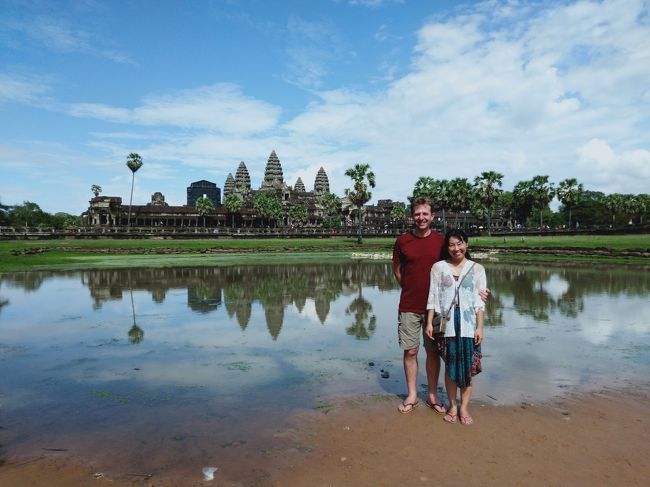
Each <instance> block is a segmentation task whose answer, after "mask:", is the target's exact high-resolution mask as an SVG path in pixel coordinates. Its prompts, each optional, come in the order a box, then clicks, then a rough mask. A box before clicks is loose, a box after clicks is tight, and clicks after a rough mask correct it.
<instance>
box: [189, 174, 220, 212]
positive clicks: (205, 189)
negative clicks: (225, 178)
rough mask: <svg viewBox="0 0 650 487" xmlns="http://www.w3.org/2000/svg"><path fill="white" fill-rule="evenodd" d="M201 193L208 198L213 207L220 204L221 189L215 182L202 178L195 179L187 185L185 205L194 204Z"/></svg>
mask: <svg viewBox="0 0 650 487" xmlns="http://www.w3.org/2000/svg"><path fill="white" fill-rule="evenodd" d="M203 195H205V196H207V197H208V198H210V201H212V205H213V206H214V207H215V208H219V207H220V206H221V189H219V188H218V187H217V185H216V184H214V183H212V182H210V181H206V180H205V179H202V180H201V181H195V182H193V183H191V184H190V185H189V186H188V187H187V206H194V204H195V203H196V200H198V199H199V198H201V197H202V196H203Z"/></svg>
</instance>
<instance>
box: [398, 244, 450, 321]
mask: <svg viewBox="0 0 650 487" xmlns="http://www.w3.org/2000/svg"><path fill="white" fill-rule="evenodd" d="M444 242H445V237H444V236H443V235H441V234H440V233H436V232H431V233H430V234H429V235H427V236H426V237H416V236H415V234H414V233H413V232H408V233H405V234H404V235H402V236H401V237H399V238H398V239H397V240H396V241H395V246H394V247H393V262H394V263H395V264H397V263H398V262H399V264H400V267H401V271H402V292H401V294H400V299H399V310H400V311H401V312H410V313H421V314H423V313H425V312H426V308H427V298H428V295H429V279H430V276H431V266H433V264H434V263H436V262H438V261H439V260H440V251H441V250H442V245H443V244H444Z"/></svg>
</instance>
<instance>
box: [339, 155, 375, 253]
mask: <svg viewBox="0 0 650 487" xmlns="http://www.w3.org/2000/svg"><path fill="white" fill-rule="evenodd" d="M345 175H346V176H348V177H349V178H350V179H352V181H353V182H354V185H353V187H352V189H350V188H347V189H346V190H345V195H346V196H347V197H348V199H349V200H350V202H351V203H352V204H353V205H354V206H356V207H357V211H358V214H357V217H358V218H357V224H358V227H357V243H358V244H362V243H363V239H362V237H361V226H362V220H363V205H365V204H366V203H367V202H368V201H370V198H372V193H371V192H370V190H369V189H368V186H370V187H371V188H374V187H375V173H374V172H372V171H371V170H370V164H355V166H354V167H352V168H349V169H348V170H347V171H345Z"/></svg>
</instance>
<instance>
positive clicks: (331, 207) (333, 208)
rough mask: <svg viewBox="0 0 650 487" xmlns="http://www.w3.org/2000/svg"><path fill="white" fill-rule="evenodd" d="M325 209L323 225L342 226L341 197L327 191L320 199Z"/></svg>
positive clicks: (329, 226) (328, 226) (330, 226)
mask: <svg viewBox="0 0 650 487" xmlns="http://www.w3.org/2000/svg"><path fill="white" fill-rule="evenodd" d="M320 205H321V207H322V209H323V215H324V216H323V226H324V227H326V228H339V227H340V226H341V198H339V197H338V196H336V195H335V194H334V193H325V194H324V195H323V196H322V198H321V199H320Z"/></svg>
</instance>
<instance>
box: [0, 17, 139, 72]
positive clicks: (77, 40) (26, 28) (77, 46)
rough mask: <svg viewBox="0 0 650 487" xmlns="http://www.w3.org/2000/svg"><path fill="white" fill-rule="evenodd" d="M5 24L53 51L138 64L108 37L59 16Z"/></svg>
mask: <svg viewBox="0 0 650 487" xmlns="http://www.w3.org/2000/svg"><path fill="white" fill-rule="evenodd" d="M6 25H7V27H8V28H9V29H11V30H13V31H14V32H20V33H22V34H24V35H25V36H27V38H29V39H31V41H32V42H34V43H36V44H38V45H41V46H44V47H45V48H47V49H49V50H51V51H55V52H62V53H82V54H88V55H92V56H98V57H103V58H106V59H109V60H111V61H114V62H116V63H124V64H132V65H136V63H135V62H134V61H133V60H132V59H131V57H130V56H129V55H128V54H126V53H124V52H121V51H119V50H117V49H115V48H113V47H111V46H110V45H107V44H109V43H108V42H107V41H106V40H104V39H99V38H97V36H95V35H93V34H91V33H90V32H88V31H85V30H83V29H77V28H73V27H71V26H70V25H69V24H68V23H67V22H66V21H65V20H62V19H60V18H54V17H39V18H35V19H33V20H31V21H28V22H25V21H14V22H11V23H8V24H6Z"/></svg>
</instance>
